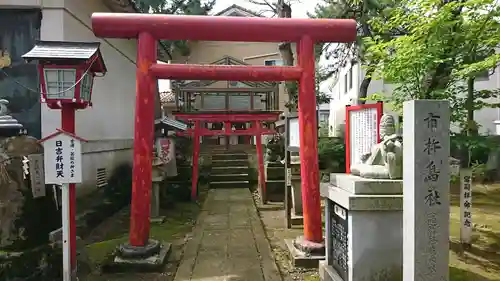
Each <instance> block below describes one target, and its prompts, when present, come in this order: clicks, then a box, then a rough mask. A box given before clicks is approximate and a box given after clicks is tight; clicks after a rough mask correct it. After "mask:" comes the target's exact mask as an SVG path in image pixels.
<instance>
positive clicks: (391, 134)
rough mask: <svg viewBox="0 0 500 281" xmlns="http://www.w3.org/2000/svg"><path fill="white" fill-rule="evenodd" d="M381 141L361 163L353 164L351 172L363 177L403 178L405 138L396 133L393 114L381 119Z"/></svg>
mask: <svg viewBox="0 0 500 281" xmlns="http://www.w3.org/2000/svg"><path fill="white" fill-rule="evenodd" d="M380 139H381V142H380V143H378V144H376V145H374V146H373V148H372V149H371V152H370V153H369V154H366V155H363V156H362V157H361V163H360V164H354V165H352V166H351V173H352V174H353V175H357V176H360V177H363V178H372V179H401V178H402V177H403V138H402V136H400V135H398V134H396V126H395V122H394V117H393V116H392V115H385V114H384V115H383V116H382V118H381V120H380Z"/></svg>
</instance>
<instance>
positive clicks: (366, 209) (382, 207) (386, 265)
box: [319, 174, 403, 281]
mask: <svg viewBox="0 0 500 281" xmlns="http://www.w3.org/2000/svg"><path fill="white" fill-rule="evenodd" d="M321 196H322V197H323V198H324V200H325V239H326V241H325V244H326V260H325V261H322V262H320V266H319V271H320V277H321V280H324V281H366V280H370V281H401V280H402V274H403V273H402V272H403V271H402V270H403V183H402V180H389V179H387V180H386V179H365V178H361V177H358V176H354V175H348V174H331V176H330V183H329V184H324V185H322V186H321Z"/></svg>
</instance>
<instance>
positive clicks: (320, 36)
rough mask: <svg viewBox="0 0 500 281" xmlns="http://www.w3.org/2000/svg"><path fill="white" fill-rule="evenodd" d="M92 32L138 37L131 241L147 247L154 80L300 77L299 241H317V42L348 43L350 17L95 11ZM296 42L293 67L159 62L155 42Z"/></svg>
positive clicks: (319, 231)
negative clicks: (301, 220)
mask: <svg viewBox="0 0 500 281" xmlns="http://www.w3.org/2000/svg"><path fill="white" fill-rule="evenodd" d="M92 29H93V31H94V34H95V35H96V36H97V37H108V38H138V42H137V44H138V48H137V74H136V79H137V84H136V91H137V95H136V107H135V109H136V110H135V129H134V130H135V131H134V164H133V176H132V203H131V219H130V237H129V243H130V246H132V247H135V248H139V247H144V248H147V246H148V243H149V214H150V193H151V185H152V182H151V177H152V174H151V169H152V167H151V163H152V152H153V138H154V128H153V126H154V101H155V96H154V95H155V91H156V87H155V84H156V81H157V79H181V80H194V79H197V80H229V81H297V80H298V81H299V99H298V100H299V110H298V111H299V112H298V113H299V127H300V131H301V134H300V160H301V177H302V200H303V208H304V210H303V215H304V239H305V240H306V241H310V242H313V243H322V240H323V238H322V222H321V208H320V194H319V169H318V147H317V120H316V96H315V90H316V88H315V79H314V73H315V59H314V43H317V42H352V41H354V40H355V38H356V23H355V21H354V20H342V19H285V18H272V19H271V18H246V17H211V16H174V15H151V14H125V13H94V14H93V15H92ZM160 39H164V40H197V41H239V42H296V43H298V44H297V54H298V59H297V61H298V65H296V66H221V65H184V64H157V63H156V60H157V40H160Z"/></svg>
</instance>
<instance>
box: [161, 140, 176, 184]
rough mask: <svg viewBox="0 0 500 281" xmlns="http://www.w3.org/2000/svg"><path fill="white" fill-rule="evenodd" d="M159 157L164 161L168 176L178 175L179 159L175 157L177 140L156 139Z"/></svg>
mask: <svg viewBox="0 0 500 281" xmlns="http://www.w3.org/2000/svg"><path fill="white" fill-rule="evenodd" d="M156 149H157V155H158V157H159V158H160V159H161V160H162V161H163V163H164V165H165V166H164V168H165V172H166V176H167V177H175V176H177V160H176V157H175V141H174V139H173V138H159V139H157V140H156Z"/></svg>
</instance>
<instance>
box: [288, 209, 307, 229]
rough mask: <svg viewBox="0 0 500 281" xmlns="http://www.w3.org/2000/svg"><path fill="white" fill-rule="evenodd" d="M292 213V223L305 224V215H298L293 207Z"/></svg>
mask: <svg viewBox="0 0 500 281" xmlns="http://www.w3.org/2000/svg"><path fill="white" fill-rule="evenodd" d="M291 212H292V214H291V217H290V218H291V221H292V225H303V224H304V217H303V216H298V215H295V210H294V209H292V211H291Z"/></svg>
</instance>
